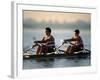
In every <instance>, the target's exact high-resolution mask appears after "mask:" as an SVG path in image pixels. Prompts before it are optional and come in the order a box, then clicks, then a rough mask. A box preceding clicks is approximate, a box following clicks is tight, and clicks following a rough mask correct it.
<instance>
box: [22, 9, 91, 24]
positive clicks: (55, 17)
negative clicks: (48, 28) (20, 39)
mask: <svg viewBox="0 0 100 80" xmlns="http://www.w3.org/2000/svg"><path fill="white" fill-rule="evenodd" d="M23 18H24V19H32V20H35V21H37V22H41V21H45V22H53V23H55V22H58V23H64V22H67V23H69V22H76V21H78V20H83V21H86V22H91V15H90V14H89V13H67V12H66V13H64V12H46V11H27V10H26V11H23Z"/></svg>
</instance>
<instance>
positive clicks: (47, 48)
mask: <svg viewBox="0 0 100 80" xmlns="http://www.w3.org/2000/svg"><path fill="white" fill-rule="evenodd" d="M34 43H35V45H33V46H32V48H34V47H36V46H38V48H37V51H36V54H37V55H40V54H41V53H50V52H53V51H54V48H55V39H54V37H53V36H52V35H51V29H50V28H49V27H46V28H45V36H44V37H43V38H42V40H40V41H35V42H34Z"/></svg>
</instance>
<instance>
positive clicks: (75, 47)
mask: <svg viewBox="0 0 100 80" xmlns="http://www.w3.org/2000/svg"><path fill="white" fill-rule="evenodd" d="M79 34H80V31H79V29H76V30H75V31H74V36H73V37H72V38H71V39H65V40H64V43H66V42H70V44H71V45H70V46H69V47H68V48H67V49H66V50H65V52H66V53H69V54H71V53H74V52H77V51H80V50H82V49H84V44H83V40H82V38H81V36H80V35H79Z"/></svg>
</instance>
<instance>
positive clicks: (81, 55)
mask: <svg viewBox="0 0 100 80" xmlns="http://www.w3.org/2000/svg"><path fill="white" fill-rule="evenodd" d="M90 54H91V52H90V51H89V50H87V51H85V52H83V51H80V52H76V53H72V54H68V53H66V54H65V53H63V54H59V53H57V54H56V53H50V54H42V55H34V54H30V53H24V54H23V59H32V58H33V59H34V58H61V57H65V58H75V57H78V58H86V57H90Z"/></svg>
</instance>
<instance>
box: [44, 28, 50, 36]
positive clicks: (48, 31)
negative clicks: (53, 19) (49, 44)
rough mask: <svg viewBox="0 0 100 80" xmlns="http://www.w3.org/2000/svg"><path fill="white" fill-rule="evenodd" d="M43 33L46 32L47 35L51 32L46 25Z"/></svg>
mask: <svg viewBox="0 0 100 80" xmlns="http://www.w3.org/2000/svg"><path fill="white" fill-rule="evenodd" d="M45 33H46V35H47V36H49V35H50V34H51V29H50V28H49V27H46V28H45Z"/></svg>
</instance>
